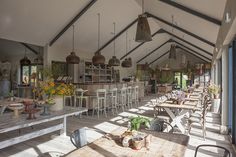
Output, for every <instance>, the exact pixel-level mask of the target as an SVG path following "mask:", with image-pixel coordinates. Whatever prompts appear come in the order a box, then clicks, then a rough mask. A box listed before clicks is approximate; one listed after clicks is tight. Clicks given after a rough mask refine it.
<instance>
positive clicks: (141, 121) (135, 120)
mask: <svg viewBox="0 0 236 157" xmlns="http://www.w3.org/2000/svg"><path fill="white" fill-rule="evenodd" d="M130 122H131V131H132V130H136V131H138V130H139V128H140V126H141V125H144V126H145V127H148V128H149V127H150V120H149V119H148V118H145V117H140V116H138V117H131V118H130Z"/></svg>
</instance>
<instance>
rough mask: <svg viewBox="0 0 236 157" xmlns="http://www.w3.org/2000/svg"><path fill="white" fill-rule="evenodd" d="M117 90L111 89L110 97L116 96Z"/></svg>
mask: <svg viewBox="0 0 236 157" xmlns="http://www.w3.org/2000/svg"><path fill="white" fill-rule="evenodd" d="M117 90H118V89H117V88H113V89H111V90H110V91H111V95H112V96H117Z"/></svg>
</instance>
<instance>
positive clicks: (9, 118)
mask: <svg viewBox="0 0 236 157" xmlns="http://www.w3.org/2000/svg"><path fill="white" fill-rule="evenodd" d="M82 112H87V109H86V108H72V107H66V108H65V109H64V110H62V111H56V112H55V111H54V112H52V111H50V115H48V116H40V112H38V113H36V117H37V118H36V119H31V120H27V117H28V114H21V115H20V116H19V117H17V118H16V117H13V113H4V114H2V115H1V116H0V133H4V132H8V131H12V130H16V129H20V128H24V127H29V126H32V125H37V124H41V123H44V122H48V121H52V120H56V119H61V118H63V117H64V116H72V115H75V114H79V113H82Z"/></svg>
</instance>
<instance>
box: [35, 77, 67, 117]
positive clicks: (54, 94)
mask: <svg viewBox="0 0 236 157" xmlns="http://www.w3.org/2000/svg"><path fill="white" fill-rule="evenodd" d="M65 86H66V85H65V84H64V83H59V84H55V82H54V80H53V79H52V78H50V79H46V80H44V81H40V82H39V88H38V90H39V93H40V94H39V95H41V96H42V97H43V100H44V105H43V106H44V111H45V114H48V113H46V112H47V111H48V110H49V109H50V110H51V111H59V110H62V109H63V98H62V96H63V95H64V93H65ZM58 99H59V100H58ZM43 113H44V112H43Z"/></svg>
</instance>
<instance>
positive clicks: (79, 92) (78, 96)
mask: <svg viewBox="0 0 236 157" xmlns="http://www.w3.org/2000/svg"><path fill="white" fill-rule="evenodd" d="M87 91H88V90H83V89H82V88H77V89H75V96H74V98H75V100H74V102H75V104H74V107H76V106H77V104H78V105H79V107H85V108H87V109H88V96H84V93H86V92H87ZM83 100H85V106H83ZM86 113H87V115H88V111H87V112H86Z"/></svg>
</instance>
